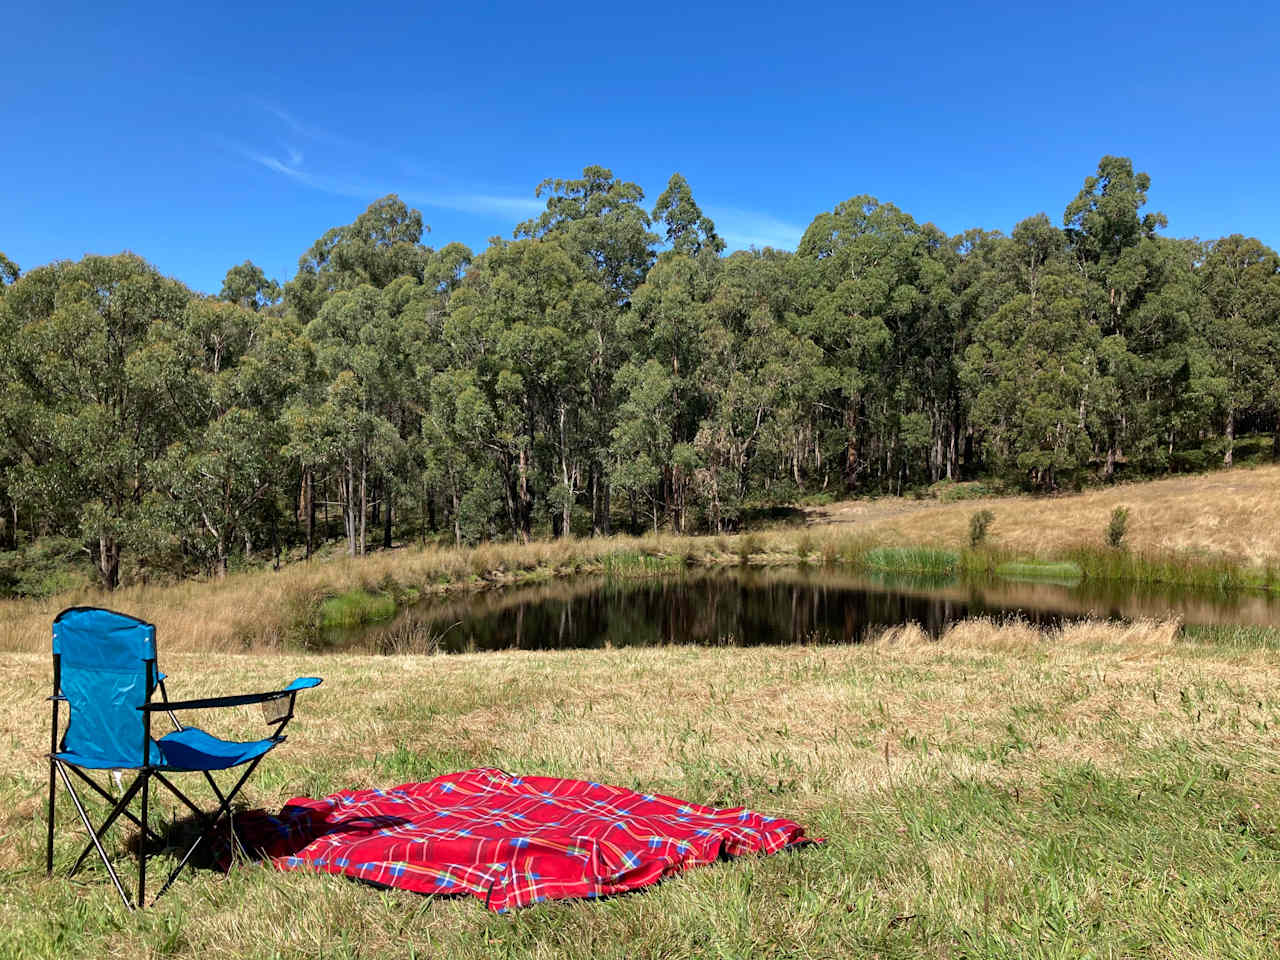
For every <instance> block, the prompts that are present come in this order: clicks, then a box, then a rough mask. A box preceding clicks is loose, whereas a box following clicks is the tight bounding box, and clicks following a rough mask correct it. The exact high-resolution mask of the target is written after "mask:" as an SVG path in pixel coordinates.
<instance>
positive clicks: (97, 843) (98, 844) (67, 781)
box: [55, 761, 134, 911]
mask: <svg viewBox="0 0 1280 960" xmlns="http://www.w3.org/2000/svg"><path fill="white" fill-rule="evenodd" d="M55 768H56V769H57V771H58V775H59V776H60V777H61V778H62V783H63V784H64V785H65V786H66V788H67V793H69V794H71V802H72V803H73V804H74V805H75V808H76V813H78V814H80V820H81V822H83V823H84V828H85V829H86V830H88V831H89V841H90V842H91V843H92V844H93V845H94V847H95V848H96V849H97V851H98V856H100V857H101V858H102V862H103V864H104V865H105V866H106V868H107V874H108V875H109V876H110V877H111V882H112V884H114V885H115V888H116V893H118V894H120V899H121V900H123V901H124V905H125V909H127V910H130V911H132V910H133V909H134V906H133V904H132V903H130V902H129V895H128V894H127V893H125V892H124V887H123V886H121V884H120V878H119V877H118V876H116V868H115V867H113V866H112V865H111V858H110V857H108V856H107V851H106V850H104V849H103V848H102V841H101V840H99V839H98V835H97V834H96V833H94V831H93V824H92V823H91V822H90V820H89V814H87V813H85V809H84V807H83V806H82V805H81V803H80V797H79V796H77V795H76V788H75V787H73V786H72V785H71V778H70V777H68V776H67V771H65V770H63V769H62V764H60V763H57V762H56V761H55Z"/></svg>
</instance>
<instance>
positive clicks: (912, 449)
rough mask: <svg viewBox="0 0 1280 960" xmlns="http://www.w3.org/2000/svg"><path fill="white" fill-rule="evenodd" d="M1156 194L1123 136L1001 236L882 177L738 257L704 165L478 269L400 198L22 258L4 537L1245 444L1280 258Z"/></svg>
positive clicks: (522, 518)
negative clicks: (182, 252) (431, 241)
mask: <svg viewBox="0 0 1280 960" xmlns="http://www.w3.org/2000/svg"><path fill="white" fill-rule="evenodd" d="M1149 187H1150V178H1149V177H1148V176H1147V174H1145V173H1135V172H1134V170H1133V166H1132V164H1131V162H1130V161H1129V160H1128V159H1126V158H1121V157H1104V158H1103V159H1102V160H1101V162H1100V163H1099V166H1098V170H1097V172H1096V174H1095V175H1092V176H1089V177H1087V178H1086V179H1085V181H1084V184H1083V187H1082V188H1081V189H1080V190H1079V192H1078V193H1077V194H1076V196H1075V197H1074V199H1072V200H1071V201H1070V202H1069V203H1068V204H1067V206H1066V208H1065V211H1064V213H1063V215H1062V217H1061V218H1060V225H1058V224H1055V222H1054V221H1053V220H1051V219H1050V217H1048V216H1047V215H1045V214H1038V215H1036V216H1033V217H1030V218H1028V219H1026V220H1024V221H1022V222H1021V223H1019V224H1018V225H1017V226H1016V227H1014V229H1013V231H1012V233H1011V234H1009V235H1005V234H1003V233H1000V232H998V231H986V230H979V229H973V230H969V231H966V232H965V233H962V234H960V235H958V236H948V235H947V234H946V233H944V232H942V231H941V230H939V229H938V228H936V227H935V226H933V225H931V224H928V223H924V224H921V223H918V222H917V221H916V220H914V219H913V218H912V217H911V216H909V215H908V214H906V213H904V212H903V211H901V210H899V209H898V208H897V207H895V206H893V205H892V204H889V203H881V202H879V201H877V200H875V199H874V198H872V197H867V196H858V197H853V198H852V199H850V200H847V201H845V202H844V203H840V204H838V205H837V206H836V207H835V208H834V209H832V210H830V211H826V212H823V213H820V214H819V215H818V216H817V217H815V218H814V220H813V222H812V223H811V224H810V225H809V227H808V229H807V230H806V231H805V233H804V236H803V239H802V240H801V242H800V244H799V247H798V248H797V249H796V250H795V251H785V250H776V249H772V248H765V249H763V250H757V249H752V250H746V251H738V252H735V253H733V254H730V255H726V254H725V242H724V240H723V239H722V238H721V237H720V236H719V235H718V234H717V232H716V228H715V225H714V223H712V221H711V220H710V219H709V218H708V217H707V216H705V215H704V213H703V212H702V210H701V209H700V208H699V206H698V204H697V203H696V202H695V200H694V197H693V194H692V192H691V190H690V187H689V185H688V183H687V182H686V181H685V180H684V178H683V177H681V176H680V175H679V174H676V175H674V176H672V178H671V180H670V182H669V184H668V186H667V188H666V190H665V191H664V192H663V193H662V194H661V196H659V197H658V198H657V202H656V205H655V206H654V207H653V208H652V209H647V208H646V207H645V204H644V200H645V197H644V192H643V191H642V190H641V189H640V188H639V187H638V186H637V185H636V184H634V183H629V182H626V181H623V180H621V179H618V178H616V177H615V176H614V175H613V174H612V172H611V171H610V170H608V169H605V168H603V167H594V166H593V167H587V168H586V169H585V170H584V171H583V174H582V176H581V178H577V179H567V180H548V181H545V182H544V183H542V184H541V185H540V186H539V188H538V196H539V197H542V198H545V200H546V208H545V211H544V212H543V213H542V214H541V215H540V216H538V217H536V218H534V219H531V220H529V221H526V222H524V223H521V224H519V225H517V226H516V227H515V230H514V232H513V238H512V239H511V240H506V239H501V238H494V240H492V241H491V243H490V245H489V247H488V248H487V249H485V250H484V251H483V252H481V253H479V254H474V253H473V252H472V251H471V250H470V249H468V248H467V247H465V246H464V245H462V244H459V243H449V244H446V245H444V246H442V247H440V248H439V249H434V248H432V247H430V246H427V245H425V244H424V243H423V234H424V225H423V221H422V216H421V214H420V213H419V212H418V211H416V210H412V209H409V208H408V207H407V206H406V205H405V204H404V203H402V202H401V201H400V200H399V199H398V198H397V197H396V196H394V195H392V196H388V197H384V198H382V199H381V200H378V201H376V202H375V203H373V204H372V205H371V206H370V207H369V208H368V209H367V210H366V211H365V212H364V213H363V214H361V215H360V216H359V217H357V218H356V219H355V221H354V222H353V223H351V224H349V225H346V226H339V227H335V228H333V229H332V230H329V231H328V232H327V233H325V234H324V235H323V236H322V237H320V238H319V239H318V240H317V241H316V242H315V243H314V244H313V245H312V246H311V248H310V249H308V250H307V251H306V252H305V253H304V254H303V255H302V257H301V259H300V260H299V263H298V271H297V274H296V275H295V276H294V277H293V278H292V279H290V280H289V281H288V282H287V283H284V284H283V286H282V285H281V284H279V283H278V282H277V281H275V280H273V279H271V278H269V277H267V276H266V275H265V274H264V272H263V271H262V270H261V269H260V268H258V267H257V266H255V265H254V264H253V263H252V262H248V261H246V262H245V263H243V264H240V265H238V266H234V267H232V268H231V269H230V270H228V271H227V274H226V279H225V282H224V284H223V286H222V289H221V291H220V293H219V294H218V295H216V296H205V295H201V294H197V293H194V292H192V291H191V290H189V289H188V288H186V287H185V286H183V285H182V284H181V283H179V282H178V281H176V280H174V279H171V278H167V277H165V276H163V275H161V274H160V273H159V272H158V271H157V270H156V269H155V268H154V267H152V266H151V265H149V264H148V263H147V262H145V261H144V260H143V259H141V258H139V257H137V256H135V255H133V254H129V253H124V254H120V255H117V256H87V257H85V258H84V259H82V260H80V261H78V262H70V261H60V262H56V263H52V264H49V265H47V266H41V267H36V268H35V269H32V270H30V271H28V272H25V273H23V272H21V271H20V270H19V268H18V266H17V265H16V264H14V263H13V262H12V261H10V260H9V259H8V258H5V257H4V256H3V254H0V331H2V333H0V350H2V354H0V367H2V368H3V383H4V394H3V397H0V506H2V509H3V514H4V517H3V529H2V531H0V536H2V537H3V540H4V542H3V543H0V547H3V548H6V549H10V550H12V549H15V548H17V547H19V545H20V544H21V543H22V542H24V541H29V540H32V539H34V538H38V537H46V536H60V537H66V538H71V539H72V540H74V541H76V542H77V543H79V544H80V545H82V547H83V549H84V550H85V551H87V552H88V553H89V554H90V555H91V556H92V558H93V561H94V564H95V566H96V568H97V571H98V574H99V576H100V577H101V580H102V582H103V584H104V585H106V586H107V587H109V588H111V587H114V586H116V585H117V584H118V583H119V582H120V578H121V573H122V568H121V562H122V558H127V559H128V560H129V562H130V564H131V567H130V576H147V575H148V572H149V571H153V570H165V571H168V572H196V571H201V570H202V571H208V572H213V573H223V572H225V571H226V570H227V568H228V565H229V564H231V563H232V562H239V561H240V560H242V559H243V558H246V557H253V556H263V555H265V554H267V553H274V554H276V555H277V556H278V555H279V553H280V552H281V551H282V550H283V549H284V548H285V547H286V546H288V545H299V546H300V545H303V544H305V549H306V552H307V554H308V555H309V554H310V552H311V551H312V550H313V549H315V548H316V547H317V546H318V545H319V543H320V542H321V540H322V539H323V538H324V537H325V536H326V535H327V533H328V531H329V529H330V527H329V526H328V525H327V524H326V523H325V519H326V518H328V517H330V516H332V517H334V518H336V519H337V520H338V521H340V524H341V534H340V537H341V538H342V539H344V540H345V546H346V549H347V551H348V552H349V553H351V554H360V553H363V552H365V551H366V550H367V549H368V548H369V546H370V545H371V544H374V543H377V542H381V543H383V544H384V545H387V546H389V545H391V543H392V538H393V534H394V533H396V532H397V531H398V532H399V534H400V536H401V537H402V538H403V537H405V536H407V535H414V536H418V535H421V536H424V537H426V536H432V535H435V536H437V537H438V538H441V539H444V538H448V539H451V540H456V541H457V542H475V541H479V540H483V539H487V538H510V537H514V538H529V537H533V536H538V535H544V534H551V535H555V536H563V535H570V534H572V535H585V534H591V533H599V534H608V533H609V532H611V531H614V530H617V529H619V528H622V529H628V530H638V529H643V528H653V529H657V528H660V527H666V528H671V529H674V530H676V531H679V532H694V531H701V530H713V531H721V530H725V529H733V528H734V527H735V526H736V525H737V524H738V523H739V521H740V518H741V516H742V515H743V511H744V510H746V509H748V508H749V507H750V506H751V505H753V504H756V505H758V504H767V503H786V502H794V501H795V500H797V499H799V498H802V497H805V496H811V495H815V494H828V495H831V496H836V497H843V496H848V495H855V494H864V493H882V492H891V493H900V492H902V491H904V490H909V489H912V488H919V487H922V486H925V485H929V484H933V483H937V482H939V481H945V480H956V481H958V480H966V479H973V478H977V477H998V478H1001V479H1002V480H1004V481H1006V482H1009V483H1013V484H1017V485H1019V486H1022V487H1025V488H1029V489H1033V490H1041V491H1043V490H1051V489H1055V488H1058V487H1062V486H1076V485H1079V484H1081V483H1084V482H1088V481H1092V480H1100V481H1105V480H1107V479H1109V478H1111V477H1113V476H1114V475H1115V474H1116V472H1117V471H1118V470H1123V471H1126V472H1129V473H1131V474H1132V473H1135V472H1137V473H1142V474H1151V473H1160V472H1166V471H1170V470H1174V469H1184V468H1188V467H1199V466H1205V465H1208V464H1207V463H1205V460H1204V458H1205V457H1206V456H1211V457H1212V458H1213V460H1214V461H1215V462H1219V461H1220V462H1222V463H1225V464H1227V465H1230V464H1231V462H1232V459H1233V453H1234V449H1235V445H1236V438H1237V436H1238V435H1240V434H1242V433H1252V434H1267V435H1270V436H1274V435H1275V433H1276V431H1277V429H1280V257H1277V255H1276V253H1275V251H1273V250H1271V249H1269V248H1268V247H1266V246H1265V245H1264V244H1262V243H1261V242H1260V241H1258V240H1256V239H1253V238H1246V237H1243V236H1240V235H1231V236H1226V237H1223V238H1221V239H1218V240H1213V241H1209V242H1204V241H1201V240H1198V239H1174V238H1171V237H1167V236H1165V235H1164V234H1163V233H1161V231H1162V230H1163V229H1165V228H1166V226H1167V222H1166V218H1165V217H1164V216H1163V215H1162V214H1159V213H1150V212H1143V210H1144V207H1145V206H1146V203H1147V192H1148V190H1149ZM1206 451H1208V453H1207V454H1206ZM1273 451H1276V452H1280V445H1278V446H1274V447H1273Z"/></svg>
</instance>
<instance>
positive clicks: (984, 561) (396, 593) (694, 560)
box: [0, 526, 1280, 650]
mask: <svg viewBox="0 0 1280 960" xmlns="http://www.w3.org/2000/svg"><path fill="white" fill-rule="evenodd" d="M1028 562H1037V563H1070V564H1074V565H1075V566H1076V567H1078V568H1079V570H1080V578H1081V579H1082V580H1083V581H1086V582H1087V581H1090V580H1095V581H1109V580H1110V581H1120V582H1131V583H1149V584H1170V585H1177V586H1187V587H1195V588H1198V589H1209V590H1216V591H1223V592H1233V591H1244V590H1258V591H1268V592H1278V591H1280V567H1277V566H1275V565H1271V564H1267V565H1265V566H1257V565H1246V564H1243V563H1241V562H1239V561H1237V560H1235V559H1233V558H1231V557H1226V556H1217V555H1204V554H1193V553H1190V552H1185V553H1175V554H1167V555H1148V554H1145V553H1139V552H1129V551H1124V550H1110V549H1109V548H1106V547H1101V546H1098V547H1094V546H1089V545H1081V546H1078V547H1076V548H1074V549H1071V550H1065V551H1061V552H1057V553H1055V554H1052V555H1035V554H1032V553H1029V552H1023V551H1019V550H1017V549H1014V548H1011V547H1006V546H991V547H979V548H977V549H970V548H968V547H961V548H954V547H951V546H950V545H948V544H932V545H923V546H911V545H906V544H902V543H900V542H899V543H893V542H886V541H885V540H877V539H875V538H872V537H869V536H867V535H866V534H862V533H859V532H856V531H854V530H850V529H847V528H841V527H837V526H829V527H823V528H807V527H798V528H785V529H779V530H770V531H762V532H756V533H746V534H740V535H736V536H700V537H675V536H665V535H659V536H648V537H609V538H603V537H602V538H591V539H580V540H557V541H535V542H532V543H528V544H514V543H503V544H485V545H481V546H478V547H475V548H461V549H458V548H437V547H426V548H423V547H403V548H399V549H394V550H388V551H379V552H378V553H374V554H371V555H369V556H366V557H362V558H355V559H352V558H341V559H334V560H327V561H321V560H313V561H311V562H309V563H295V564H291V565H289V566H286V567H284V568H282V569H281V570H279V571H271V570H267V569H263V570H259V571H246V572H242V573H236V574H232V575H230V576H228V577H226V578H225V579H223V580H210V581H185V582H182V583H177V584H172V585H142V586H134V587H128V588H124V589H121V590H117V591H116V592H115V593H112V594H106V593H104V592H102V591H99V590H83V591H78V592H76V593H73V594H67V595H63V596H59V597H54V598H51V599H47V600H39V601H36V600H32V601H11V602H8V603H4V604H0V648H3V649H11V650H22V649H27V650H42V649H47V645H48V631H49V623H50V621H51V620H52V618H53V616H54V615H56V613H57V612H58V611H59V610H61V609H63V608H64V607H67V606H71V605H73V604H98V605H102V606H108V607H112V608H115V609H120V610H125V611H127V612H130V613H132V614H134V615H136V616H139V617H142V618H144V619H147V620H150V621H151V622H153V623H155V624H157V626H158V627H159V628H160V630H161V635H162V636H163V638H164V640H163V642H164V643H165V645H166V648H167V649H186V650H244V649H261V648H277V649H278V648H281V647H302V646H307V645H310V644H313V643H314V642H315V641H316V639H317V638H318V637H319V636H320V632H321V631H322V630H323V629H324V628H325V620H326V613H327V615H328V619H329V622H330V623H334V622H338V621H339V620H344V621H345V622H347V623H352V622H355V623H360V622H370V621H371V620H373V619H375V618H378V617H382V618H385V617H388V616H390V615H391V613H392V608H393V607H394V609H395V610H399V609H403V608H404V607H406V606H409V605H411V604H414V603H417V602H419V601H421V600H423V599H425V598H429V597H432V596H441V597H442V596H448V595H453V594H458V593H470V592H475V591H483V590H493V589H503V588H506V587H509V586H513V585H522V584H529V583H537V582H543V581H547V580H553V579H568V578H573V577H578V576H583V575H606V576H610V577H648V576H654V575H665V574H671V573H674V572H679V571H684V570H690V569H694V570H697V569H719V568H728V567H734V566H739V567H752V568H760V567H785V566H795V567H830V568H840V569H844V570H847V571H849V572H853V573H867V572H881V573H908V574H909V573H935V574H936V573H939V572H951V573H955V574H959V575H963V576H967V577H975V576H982V577H996V576H999V575H1000V572H1001V567H1002V566H1004V568H1005V571H1004V572H1005V573H1006V574H1008V573H1009V572H1010V570H1014V571H1015V572H1016V571H1017V570H1018V568H1016V567H1015V568H1010V567H1009V566H1007V565H1009V564H1027V563H1028ZM1021 569H1022V571H1023V572H1025V571H1026V569H1027V568H1026V567H1025V566H1024V567H1023V568H1021ZM1059 569H1061V568H1059ZM343 595H347V596H348V599H347V600H345V601H341V602H340V603H339V604H336V605H335V604H334V603H332V602H331V601H332V600H333V598H336V597H340V596H343ZM326 601H330V603H329V606H328V607H327V608H326V606H325V604H326ZM339 611H340V613H341V615H339Z"/></svg>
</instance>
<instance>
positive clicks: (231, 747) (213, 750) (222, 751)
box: [56, 727, 282, 771]
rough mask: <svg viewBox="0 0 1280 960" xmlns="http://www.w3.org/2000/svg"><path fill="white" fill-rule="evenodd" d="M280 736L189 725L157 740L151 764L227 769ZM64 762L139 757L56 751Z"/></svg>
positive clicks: (111, 762)
mask: <svg viewBox="0 0 1280 960" xmlns="http://www.w3.org/2000/svg"><path fill="white" fill-rule="evenodd" d="M281 742H282V741H281V740H270V739H268V740H248V741H243V742H242V741H238V740H223V739H222V738H220V737H215V736H214V735H213V734H211V733H205V731H203V730H201V729H200V728H199V727H187V728H185V729H183V730H175V731H174V732H173V733H170V734H167V735H166V736H163V737H161V738H160V739H159V740H156V741H154V744H153V747H152V752H151V764H152V766H155V767H161V768H163V769H165V770H175V771H186V770H225V769H227V768H228V767H238V766H239V765H240V764H242V763H248V762H249V761H250V760H253V759H255V758H257V757H260V756H262V755H263V754H264V753H266V752H267V751H268V750H270V749H271V748H272V747H275V746H276V745H277V744H279V743H281ZM56 757H57V758H58V759H59V760H61V761H63V762H64V763H69V764H72V765H73V766H77V767H84V768H86V769H91V770H106V769H112V768H119V769H124V770H132V769H136V768H137V766H138V764H137V761H136V760H122V759H121V758H118V757H117V758H105V757H92V756H88V755H85V754H80V753H75V752H73V751H64V752H63V753H59V754H56Z"/></svg>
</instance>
